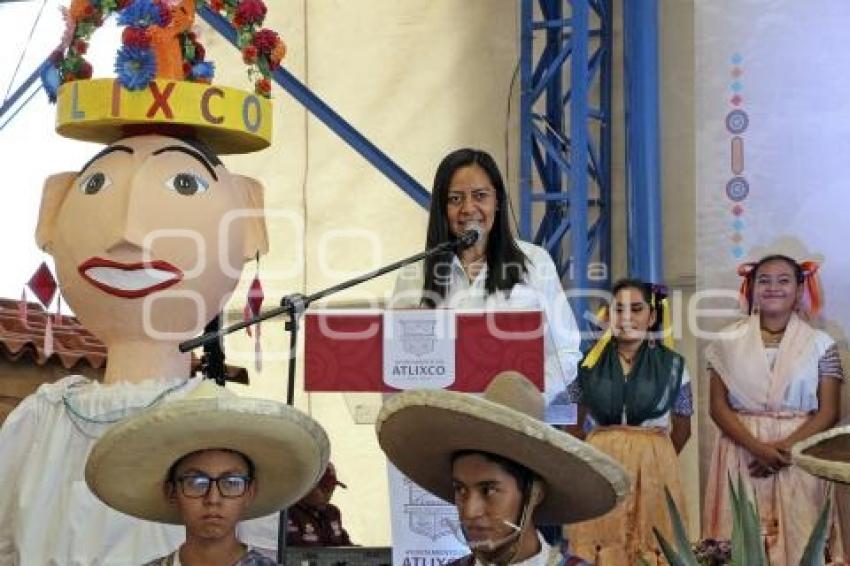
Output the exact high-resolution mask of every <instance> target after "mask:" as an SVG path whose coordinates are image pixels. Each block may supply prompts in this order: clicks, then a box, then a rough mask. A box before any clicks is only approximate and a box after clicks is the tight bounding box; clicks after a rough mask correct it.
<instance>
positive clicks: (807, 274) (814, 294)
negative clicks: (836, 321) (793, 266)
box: [800, 261, 823, 317]
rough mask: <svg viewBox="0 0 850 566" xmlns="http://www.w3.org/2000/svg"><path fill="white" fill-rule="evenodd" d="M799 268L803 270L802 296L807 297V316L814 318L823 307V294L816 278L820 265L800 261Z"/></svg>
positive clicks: (814, 262)
mask: <svg viewBox="0 0 850 566" xmlns="http://www.w3.org/2000/svg"><path fill="white" fill-rule="evenodd" d="M800 268H801V269H802V270H803V283H804V285H803V294H804V295H805V294H806V293H808V295H809V307H808V309H807V310H808V311H809V315H810V316H811V317H816V316H817V315H818V314H819V313H820V311H821V308H822V307H823V293H822V291H821V286H820V278H819V277H818V276H817V273H818V269H820V264H819V263H818V262H816V261H801V262H800Z"/></svg>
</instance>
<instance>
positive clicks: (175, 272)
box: [77, 257, 183, 299]
mask: <svg viewBox="0 0 850 566" xmlns="http://www.w3.org/2000/svg"><path fill="white" fill-rule="evenodd" d="M77 271H78V272H79V273H80V276H81V277H82V278H83V279H85V280H86V281H88V282H89V283H91V284H92V285H94V286H95V287H97V288H98V289H100V290H101V291H103V292H104V293H109V294H110V295H115V296H116V297H123V298H125V299H135V298H138V297H144V296H145V295H149V294H151V293H153V292H154V291H159V290H162V289H166V288H168V287H171V286H172V285H174V284H176V283H178V282H179V281H180V280H181V279H183V272H182V271H180V270H179V269H178V268H176V267H174V266H173V265H171V264H170V263H168V262H167V261H162V260H154V261H149V262H136V263H120V262H117V261H112V260H109V259H103V258H100V257H92V258H89V259H87V260H86V261H84V262H83V263H81V264H80V266H79V267H77Z"/></svg>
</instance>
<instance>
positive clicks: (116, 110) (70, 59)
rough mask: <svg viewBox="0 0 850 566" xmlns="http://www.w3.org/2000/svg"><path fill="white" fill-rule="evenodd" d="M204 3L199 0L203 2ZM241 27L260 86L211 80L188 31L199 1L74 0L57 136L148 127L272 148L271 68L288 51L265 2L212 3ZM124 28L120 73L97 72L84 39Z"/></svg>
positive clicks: (110, 137)
mask: <svg viewBox="0 0 850 566" xmlns="http://www.w3.org/2000/svg"><path fill="white" fill-rule="evenodd" d="M197 1H198V2H203V0H197ZM208 6H209V8H210V9H212V10H214V11H218V12H220V13H221V14H222V15H224V16H225V17H226V18H227V19H228V20H229V21H230V23H231V24H233V25H234V27H236V28H237V30H238V35H237V37H238V44H239V45H240V47H241V49H242V59H243V61H244V62H245V63H246V64H247V65H248V75H249V77H251V78H252V80H254V81H255V82H254V92H245V91H242V90H239V89H235V88H227V87H222V86H215V85H212V84H211V82H212V78H213V74H214V71H215V66H214V65H213V63H212V62H210V61H207V60H205V50H204V48H203V46H202V45H201V44H200V43H199V41H198V38H197V35H196V33H195V32H194V31H192V25H193V23H194V19H195V0H73V1H72V3H71V6H70V8H69V9H68V10H65V11H64V15H65V21H66V29H65V34H64V36H63V39H62V42H61V44H60V47H59V49H57V51H56V52H54V54H53V56H52V60H53V63H54V69H53V70H54V71H55V78H56V81H57V82H58V83H60V84H61V86H60V87H59V89H58V94H57V104H58V109H57V124H56V130H57V132H59V134H61V135H63V136H66V137H70V138H74V139H79V140H84V141H93V142H100V143H106V144H109V143H112V142H114V141H116V140H118V139H121V138H124V137H128V136H132V135H143V134H162V135H168V136H173V137H195V138H198V139H200V140H202V141H204V142H206V143H207V144H208V145H209V146H210V147H211V148H212V149H213V151H215V152H216V153H219V154H228V153H246V152H251V151H257V150H260V149H263V148H265V147H268V146H269V145H270V143H271V135H272V112H271V104H270V102H269V100H268V97H269V96H270V93H271V82H270V78H271V72H272V71H273V70H274V69H276V68H277V67H278V66H279V65H280V62H281V60H282V58H283V57H284V55H285V53H286V47H285V46H284V44H283V42H282V41H281V39H280V37H279V36H278V34H277V33H275V32H274V31H272V30H269V29H264V28H262V27H261V26H262V23H263V19H264V18H265V14H266V7H265V5H264V4H263V2H262V0H226V1H220V0H210V1H209V4H208ZM113 13H115V14H118V23H119V24H120V25H123V26H125V28H124V32H123V33H122V36H121V41H122V45H121V47H120V49H119V50H118V53H117V55H116V61H115V72H116V75H117V76H116V77H115V78H114V79H92V78H91V76H92V72H93V70H92V67H91V65H90V64H89V63H88V61H86V60H85V57H84V55H85V53H86V51H87V49H88V41H89V40H90V38H91V36H92V35H93V33H94V32H95V30H96V29H97V28H99V27H100V26H101V24H102V23H103V20H104V19H105V18H106V17H107V16H109V15H111V14H113Z"/></svg>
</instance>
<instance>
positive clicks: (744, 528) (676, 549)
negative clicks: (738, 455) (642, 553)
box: [652, 474, 831, 566]
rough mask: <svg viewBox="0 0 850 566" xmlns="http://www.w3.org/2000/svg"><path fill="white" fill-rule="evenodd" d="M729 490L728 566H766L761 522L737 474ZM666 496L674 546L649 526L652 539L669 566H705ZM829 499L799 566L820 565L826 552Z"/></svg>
mask: <svg viewBox="0 0 850 566" xmlns="http://www.w3.org/2000/svg"><path fill="white" fill-rule="evenodd" d="M728 481H729V491H730V493H731V494H732V514H733V517H732V559H731V562H730V564H731V565H732V566H768V561H767V555H766V554H765V551H764V542H763V541H762V537H761V522H760V521H759V513H758V505H757V504H756V503H754V502H752V501H750V498H749V497H748V496H747V493H746V491H745V490H744V480H743V479H742V477H741V475H740V474H739V475H738V487H737V489H736V488H735V486H734V485H733V483H732V478H731V477H729V478H728ZM665 492H666V494H667V509H668V510H669V512H670V518H671V520H672V523H673V538H674V543H675V546H674V545H673V544H671V543H670V542H668V541H667V539H665V538H664V535H662V534H661V533H660V532H659V531H658V529H656V528H654V527H653V529H652V530H653V532H654V533H655V538H657V539H658V544H659V545H660V546H661V551H662V552H663V553H664V557H665V558H666V559H667V562H669V563H670V566H705V564H706V562H704V561H700V560H699V559H698V558H697V556H696V554H695V553H694V551H693V549H692V548H691V543H690V541H689V540H688V535H687V533H686V532H685V526H684V525H683V524H682V517H681V515H680V514H679V510H678V509H677V508H676V504H675V502H674V501H673V497H672V496H671V495H670V491H669V490H667V489H666V488H665ZM830 500H831V498H827V501H826V505H824V507H823V509H822V510H821V514H820V517H818V520H817V522H816V523H815V526H814V528H813V529H812V534H811V536H809V542H808V543H807V544H806V548H805V550H804V551H803V558H802V559H801V560H800V566H822V565H823V563H824V559H823V557H824V551H825V549H826V539H827V536H828V535H829V530H828V529H827V525H828V518H829V510H830Z"/></svg>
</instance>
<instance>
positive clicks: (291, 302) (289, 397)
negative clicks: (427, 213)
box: [179, 228, 481, 564]
mask: <svg viewBox="0 0 850 566" xmlns="http://www.w3.org/2000/svg"><path fill="white" fill-rule="evenodd" d="M480 236H481V231H480V228H475V229H472V230H468V231H466V232H464V233H463V234H461V235H460V236H459V237H458V238H457V239H455V240H450V241H448V242H443V243H442V244H438V245H436V246H434V247H433V248H431V249H428V250H425V251H424V252H420V253H418V254H415V255H412V256H410V257H407V258H405V259H402V260H399V261H396V262H394V263H391V264H389V265H386V266H384V267H381V268H379V269H376V270H374V271H370V272H368V273H366V274H364V275H361V276H359V277H355V278H354V279H349V280H348V281H343V282H342V283H339V284H337V285H334V286H333V287H328V288H327V289H325V290H323V291H319V292H317V293H313V294H312V295H303V294H301V293H292V294H290V295H286V296H284V297H283V298H282V299H281V300H280V306H278V307H275V308H273V309H270V310H268V311H266V312H263V313H260V314H258V315H257V316H255V317H253V318H251V319H250V320H243V321H240V322H237V323H235V324H231V325H230V326H228V327H226V328H221V329H219V330H212V331H209V332H205V333H204V334H203V335H201V336H199V337H197V338H193V339H191V340H187V341H185V342H181V343H180V345H179V349H180V351H181V352H188V351H190V350H194V349H195V348H198V347H201V346H204V345H206V344H208V343H210V342H213V341H216V340H221V339H222V338H223V337H224V336H227V335H228V334H231V333H233V332H236V331H237V330H242V329H243V328H246V327H248V326H252V325H254V324H257V323H258V322H262V321H264V320H268V319H270V318H274V317H277V316H280V315H282V314H286V315H287V317H288V319H289V320H287V322H286V325H285V327H284V328H285V329H286V331H287V332H289V368H288V378H287V389H286V404H287V405H290V406H292V405H294V403H295V365H296V363H295V362H296V358H295V352H296V344H297V342H298V327H299V321H300V319H301V315H303V314H304V311H305V310H307V307H309V306H310V304H311V303H313V302H314V301H318V300H319V299H322V298H324V297H327V296H328V295H333V294H334V293H337V292H339V291H342V290H344V289H348V288H349V287H354V286H355V285H359V284H361V283H365V282H366V281H369V280H371V279H374V278H376V277H380V276H381V275H384V274H386V273H390V272H392V271H396V270H397V269H401V268H402V267H405V266H407V265H410V264H411V263H416V262H417V261H421V260H423V259H426V258H429V257H431V256H434V255H437V254H440V253H444V252H447V251H454V250H456V249H465V248H468V247H470V246H472V245H473V244H475V242H476V241H478V239H479V237H480ZM286 528H287V510H286V509H283V510H281V511H280V518H279V523H278V530H277V533H278V540H277V561H278V563H279V564H285V563H286V561H285V558H286Z"/></svg>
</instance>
